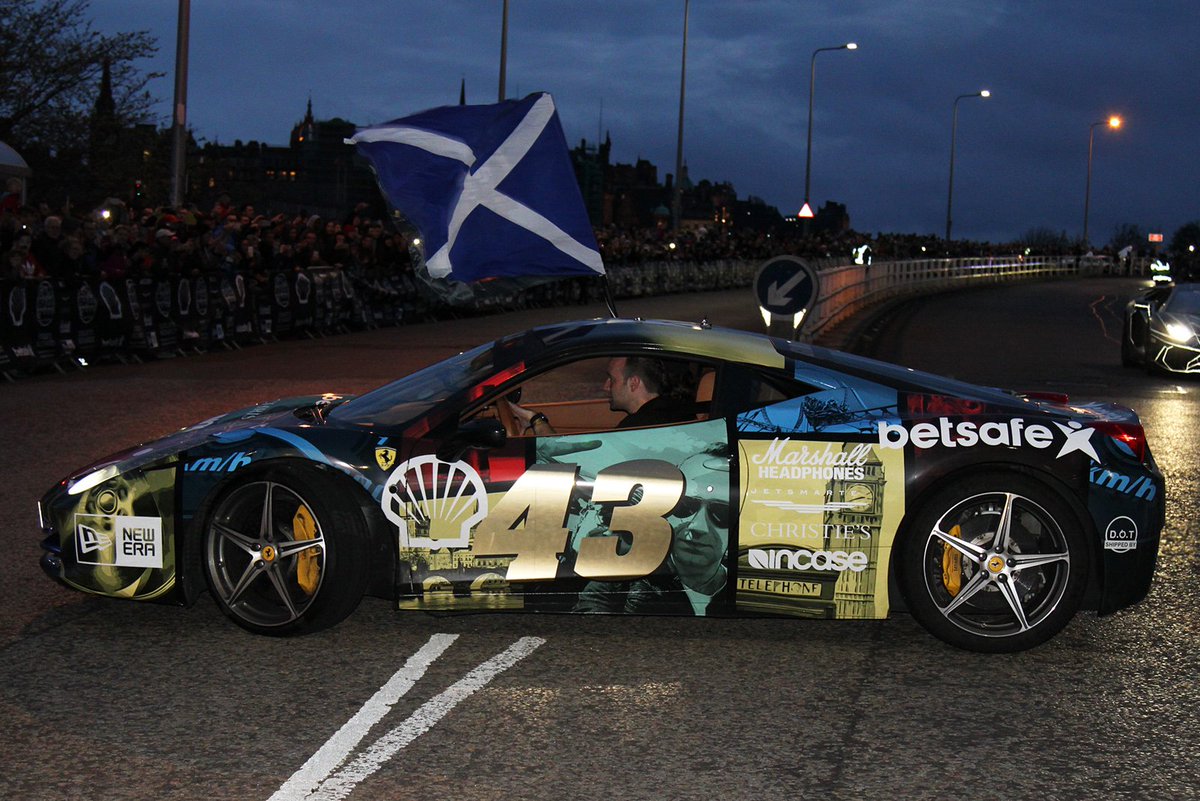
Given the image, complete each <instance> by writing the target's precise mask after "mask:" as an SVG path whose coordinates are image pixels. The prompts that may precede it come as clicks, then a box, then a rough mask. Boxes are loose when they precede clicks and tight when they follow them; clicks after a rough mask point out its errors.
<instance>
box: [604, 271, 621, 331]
mask: <svg viewBox="0 0 1200 801" xmlns="http://www.w3.org/2000/svg"><path fill="white" fill-rule="evenodd" d="M603 278H604V305H606V306H608V316H609V317H612V318H613V319H614V320H615V319H616V318H618V317H620V316H621V315H619V314H617V302H616V300H614V299H613V293H612V284H610V283H608V273H607V272H605V273H604V276H603Z"/></svg>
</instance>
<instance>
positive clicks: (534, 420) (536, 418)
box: [529, 412, 550, 431]
mask: <svg viewBox="0 0 1200 801" xmlns="http://www.w3.org/2000/svg"><path fill="white" fill-rule="evenodd" d="M538 423H545V424H546V425H550V418H549V417H547V416H546V415H544V414H542V413H541V412H538V413H536V414H534V415H533V416H532V417H530V418H529V430H530V431H532V430H533V427H534V426H536V425H537V424H538Z"/></svg>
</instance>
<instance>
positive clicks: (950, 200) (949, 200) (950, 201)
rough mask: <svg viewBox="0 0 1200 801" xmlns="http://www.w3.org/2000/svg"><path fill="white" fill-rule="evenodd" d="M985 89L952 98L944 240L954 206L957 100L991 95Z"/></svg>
mask: <svg viewBox="0 0 1200 801" xmlns="http://www.w3.org/2000/svg"><path fill="white" fill-rule="evenodd" d="M991 96H992V93H991V92H989V91H988V90H987V89H983V90H981V91H978V92H972V93H970V94H966V95H959V96H958V97H956V98H954V122H953V123H952V124H951V126H950V189H949V191H948V192H947V193H946V241H947V242H949V241H950V220H951V210H952V209H953V208H954V144H955V140H956V139H957V138H958V101H960V100H962V99H963V98H967V97H983V98H988V97H991Z"/></svg>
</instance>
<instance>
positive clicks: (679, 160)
mask: <svg viewBox="0 0 1200 801" xmlns="http://www.w3.org/2000/svg"><path fill="white" fill-rule="evenodd" d="M689 3H690V0H683V61H682V63H681V65H680V67H679V137H678V139H676V141H675V189H674V191H673V192H672V193H671V230H673V231H678V230H679V223H680V219H681V218H682V217H683V180H682V176H683V95H684V89H685V88H686V87H687V35H688V5H689Z"/></svg>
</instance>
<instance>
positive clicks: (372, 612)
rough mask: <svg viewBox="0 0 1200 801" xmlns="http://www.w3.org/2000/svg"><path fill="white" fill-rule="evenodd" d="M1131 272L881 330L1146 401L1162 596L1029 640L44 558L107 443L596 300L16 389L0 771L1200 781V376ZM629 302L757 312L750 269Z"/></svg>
mask: <svg viewBox="0 0 1200 801" xmlns="http://www.w3.org/2000/svg"><path fill="white" fill-rule="evenodd" d="M1135 288H1136V285H1135V284H1134V283H1133V282H1130V281H1126V280H1119V279H1097V280H1089V281H1069V282H1066V281H1064V282H1059V283H1047V284H1030V285H1024V286H1018V287H1003V288H996V289H989V290H985V291H974V292H969V293H960V294H955V295H945V296H939V297H934V298H930V299H927V300H923V301H921V302H918V303H914V304H909V305H907V306H905V307H903V309H901V310H900V311H898V312H897V313H896V314H894V315H891V316H889V317H888V318H886V319H885V320H884V321H883V322H881V323H880V324H879V325H878V326H876V327H875V329H874V330H873V331H872V332H871V333H872V339H871V340H870V342H869V343H867V345H868V346H869V350H870V352H871V353H872V354H875V355H877V356H879V357H881V358H886V359H889V360H892V361H897V362H899V363H901V364H906V365H908V366H911V367H917V368H924V369H930V370H933V371H936V372H941V373H945V374H950V375H954V376H956V377H959V378H964V379H967V380H973V381H978V382H981V383H987V384H991V385H996V386H1006V387H1014V388H1022V389H1058V390H1063V391H1067V392H1069V393H1071V394H1072V396H1079V397H1090V398H1095V399H1102V400H1113V401H1117V402H1121V403H1125V404H1128V405H1130V406H1133V407H1134V408H1135V409H1137V411H1138V412H1139V414H1141V416H1142V420H1143V422H1144V424H1145V426H1146V429H1147V432H1148V437H1149V441H1150V445H1151V447H1152V448H1153V450H1154V453H1155V455H1156V457H1157V459H1158V462H1159V465H1160V467H1161V469H1162V471H1163V473H1164V474H1165V475H1166V478H1167V487H1168V504H1167V528H1166V531H1165V532H1164V539H1163V549H1162V554H1161V557H1160V562H1159V567H1158V572H1157V575H1156V577H1155V583H1154V586H1153V588H1152V590H1151V593H1150V596H1149V598H1148V599H1147V600H1146V601H1145V602H1144V603H1142V604H1141V605H1139V606H1137V607H1135V608H1133V609H1130V610H1126V611H1124V612H1121V613H1118V614H1117V615H1114V616H1112V617H1107V618H1102V619H1098V618H1096V617H1095V616H1094V615H1091V614H1084V615H1081V616H1079V617H1078V618H1077V619H1076V620H1075V621H1074V622H1073V623H1072V624H1071V625H1070V626H1069V627H1068V628H1067V629H1066V630H1065V631H1064V632H1063V633H1061V634H1060V635H1059V636H1058V637H1056V638H1055V639H1054V640H1052V641H1051V642H1050V643H1048V644H1046V645H1044V646H1042V647H1040V648H1037V649H1035V650H1033V651H1030V652H1026V653H1023V654H1016V655H1011V656H990V655H978V654H971V653H966V652H963V651H958V650H956V649H953V648H950V647H948V646H945V645H942V644H941V643H940V642H939V641H937V640H934V639H933V638H931V637H929V636H928V635H926V634H925V633H924V632H923V630H921V629H920V627H918V626H917V624H916V623H915V622H914V621H912V620H911V619H910V618H909V617H908V616H906V615H903V614H896V615H893V616H892V618H891V619H889V620H886V621H870V622H813V621H790V620H697V619H667V618H638V619H615V618H598V617H583V618H580V617H534V616H521V615H497V616H488V617H483V616H467V617H434V616H427V615H419V614H398V613H396V612H394V611H392V610H391V609H390V608H389V605H388V604H387V603H386V602H384V601H379V600H375V599H367V600H366V601H365V602H364V603H363V605H362V606H361V607H360V608H359V609H358V611H357V612H355V614H354V615H352V616H351V617H350V618H349V619H348V620H347V621H345V622H344V623H342V624H341V625H339V626H337V627H335V628H334V629H332V630H330V631H325V632H321V633H318V634H315V635H312V636H308V637H303V638H299V639H291V640H279V639H272V638H266V637H255V636H252V635H249V634H245V633H243V632H242V631H241V630H240V629H237V628H236V627H235V626H233V625H232V624H230V623H228V622H226V621H225V619H224V618H223V617H222V616H221V615H220V613H219V612H218V611H217V609H216V607H215V605H214V604H213V602H212V601H211V600H210V599H209V598H208V597H207V596H206V597H204V598H202V599H201V600H200V601H199V602H198V603H197V604H196V605H195V606H194V607H192V608H190V609H180V608H174V607H158V606H148V605H139V604H132V603H122V602H116V601H106V600H97V599H91V598H88V597H85V596H83V595H80V594H78V593H73V592H70V591H68V590H65V589H62V588H60V587H58V586H57V585H55V584H53V583H52V582H50V581H49V580H48V579H46V578H44V577H43V576H42V575H41V572H40V570H39V569H38V568H37V558H38V554H39V549H38V547H37V542H38V539H39V536H38V534H37V531H36V527H37V521H36V515H35V513H34V501H35V499H36V498H37V497H38V496H39V495H40V494H41V492H42V491H44V490H45V489H46V488H47V487H49V486H50V484H51V483H53V482H54V481H55V480H57V479H58V478H60V477H61V476H62V475H64V474H65V473H66V472H68V471H69V470H71V469H72V468H76V467H78V466H80V465H81V464H84V463H86V462H88V461H89V460H91V459H94V458H97V457H99V456H102V455H104V454H105V453H108V452H111V451H113V450H116V449H118V448H120V447H123V446H126V445H128V444H131V443H132V442H134V441H137V440H141V439H146V438H148V437H150V436H156V435H160V434H163V433H166V432H168V431H170V430H173V429H175V428H178V427H180V426H183V425H186V424H188V423H190V422H194V421H196V420H200V419H204V418H206V417H209V416H211V415H213V414H216V413H218V412H220V411H222V410H226V409H230V408H235V407H238V406H242V405H247V404H250V403H253V402H257V401H261V400H267V399H270V398H274V397H280V396H286V395H296V394H305V393H310V392H321V391H326V390H335V391H349V392H354V391H361V390H364V389H367V388H370V387H373V386H376V385H378V384H380V383H383V382H384V381H386V380H388V379H390V378H392V377H395V376H396V375H399V374H402V373H404V372H408V371H410V370H412V369H415V368H416V367H419V366H421V365H423V364H425V363H428V362H430V361H433V360H435V359H438V358H441V357H443V356H445V355H448V354H449V353H452V352H457V351H458V350H461V349H463V348H465V347H468V346H471V345H475V344H478V343H480V342H482V341H484V340H486V339H488V338H490V337H492V336H494V335H498V334H501V333H508V332H511V331H515V330H519V329H521V328H524V327H527V326H529V325H531V324H534V323H536V322H548V321H553V320H556V319H565V318H575V317H585V316H596V315H601V314H602V313H603V312H602V310H601V309H598V308H597V309H570V310H566V311H565V312H564V311H563V310H545V311H538V312H524V313H520V314H513V315H507V316H504V317H497V318H483V319H472V320H462V321H457V322H455V323H442V324H439V325H436V326H430V325H422V326H410V327H406V328H401V329H388V330H382V331H375V332H365V333H361V334H353V335H348V336H343V337H335V338H330V339H325V340H320V341H316V342H307V341H306V342H287V343H280V344H272V345H269V346H263V347H260V348H251V349H247V350H244V351H241V352H237V353H215V354H211V355H206V356H198V357H193V358H189V359H186V360H184V359H175V360H170V361H167V362H161V363H157V364H147V365H137V366H121V367H99V368H95V369H93V370H91V371H89V372H88V373H86V374H76V375H71V376H65V377H64V376H46V377H43V378H35V379H31V380H25V381H22V382H19V383H17V384H13V385H9V386H4V387H0V398H4V400H5V401H6V402H7V404H8V407H9V410H8V414H7V416H6V418H5V421H4V423H3V424H0V453H3V459H4V461H3V466H2V467H0V470H2V471H3V474H2V476H0V486H2V487H3V495H2V496H0V512H2V513H3V514H2V517H0V521H3V522H2V523H0V526H2V527H0V532H2V533H0V538H2V539H0V541H2V542H3V543H4V546H5V549H6V551H7V553H6V556H5V558H4V559H3V560H0V571H2V572H0V578H2V581H0V609H2V610H3V615H2V616H0V721H2V722H3V731H0V796H3V797H6V798H13V799H31V800H35V801H36V800H37V799H46V800H47V801H50V800H51V799H53V800H55V801H57V799H76V798H89V799H90V798H106V799H108V798H122V799H129V800H130V801H141V800H142V799H146V800H147V801H149V800H150V799H153V800H154V801H163V800H164V799H204V798H211V799H264V800H265V799H268V798H273V797H274V798H277V799H283V798H303V797H305V794H304V789H303V786H304V785H303V782H297V781H296V780H295V777H296V776H298V775H301V774H302V773H303V771H304V769H305V768H306V767H312V768H313V769H314V770H317V769H319V768H321V767H322V760H326V761H327V762H328V761H329V760H339V761H340V757H339V755H346V754H349V755H352V756H351V758H350V759H347V760H346V762H345V764H344V765H343V768H341V769H340V772H338V773H335V774H333V776H334V778H335V779H337V781H330V782H327V783H326V784H324V785H322V788H323V789H322V792H323V793H324V795H323V796H321V797H329V798H336V797H348V798H350V799H355V800H356V801H357V800H359V799H362V800H364V801H365V800H372V801H374V800H375V799H380V800H382V799H389V800H393V799H410V798H412V799H416V798H421V799H427V798H453V799H464V800H466V799H485V798H486V799H495V798H498V797H511V798H524V799H563V798H572V799H593V798H594V799H605V800H606V801H608V800H609V799H618V798H619V799H663V798H672V799H692V798H695V799H712V798H719V797H727V798H755V799H760V798H761V799H768V798H821V799H852V798H854V799H860V798H866V799H874V798H879V799H891V798H904V799H960V798H1006V799H1076V798H1120V799H1126V798H1127V799H1142V798H1154V799H1175V798H1180V799H1186V798H1197V797H1200V790H1198V789H1197V779H1196V777H1197V775H1198V774H1200V745H1198V743H1200V683H1198V682H1197V680H1196V677H1197V675H1198V674H1200V671H1198V668H1200V656H1198V655H1200V633H1198V632H1200V626H1198V625H1197V617H1198V614H1197V613H1198V612H1200V590H1198V587H1200V584H1198V579H1200V555H1198V552H1197V542H1198V540H1200V536H1198V531H1197V525H1196V523H1195V522H1194V521H1195V519H1196V512H1197V503H1198V501H1200V487H1198V486H1197V481H1198V474H1197V473H1198V471H1197V465H1198V464H1200V442H1198V441H1197V434H1196V432H1197V431H1198V430H1200V426H1198V424H1200V420H1198V419H1197V418H1198V416H1200V403H1198V402H1197V391H1198V390H1200V382H1193V381H1179V380H1174V379H1166V378H1157V377H1149V376H1146V375H1145V374H1144V373H1142V372H1140V371H1135V370H1129V369H1124V368H1121V367H1120V364H1119V359H1118V350H1117V344H1116V337H1117V335H1118V333H1119V324H1120V309H1121V307H1122V306H1123V304H1124V299H1125V298H1126V297H1128V296H1129V295H1130V294H1132V292H1133V291H1134V289H1135ZM621 311H622V313H623V314H626V315H630V316H632V315H637V314H642V315H645V316H668V317H674V318H678V319H697V318H699V317H700V316H705V315H706V316H708V317H710V319H712V320H713V321H714V322H716V323H719V324H726V325H735V326H740V327H746V328H752V329H754V328H756V327H757V326H759V325H760V322H759V321H758V320H757V313H756V311H755V310H754V309H753V308H752V306H751V300H750V298H749V293H716V294H710V295H696V296H691V297H685V298H671V299H668V300H663V299H655V300H653V301H646V302H644V303H642V304H633V303H628V304H623V305H622V309H621ZM445 635H450V636H445ZM439 648H440V649H442V650H440V652H439V653H438V654H437V655H436V656H431V653H432V651H431V649H432V650H437V649H439ZM514 648H517V649H518V651H519V653H520V656H519V657H516V656H514V654H515V653H517V652H516V651H513V650H512V649H514ZM501 655H507V657H506V658H501V659H499V660H497V657H500V656H501ZM471 676H474V679H473V680H472V681H466V680H467V679H469V678H470V677H471ZM464 682H465V683H464ZM339 777H340V778H339ZM301 778H303V777H302V776H301ZM298 788H299V789H298Z"/></svg>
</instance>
